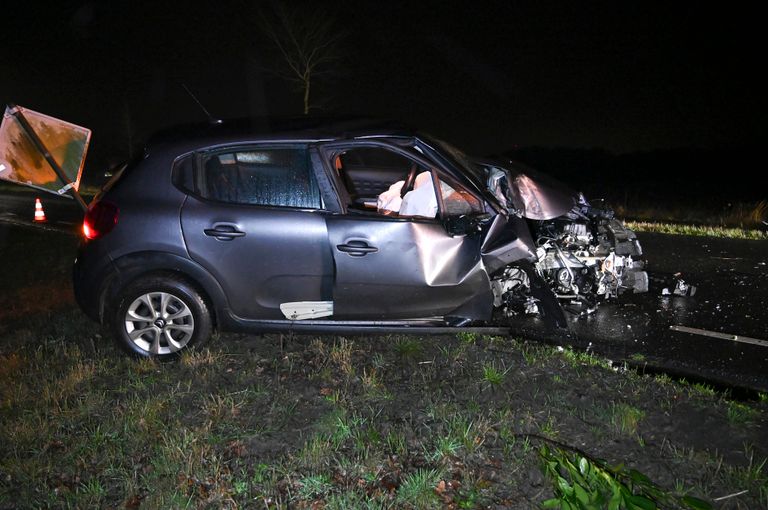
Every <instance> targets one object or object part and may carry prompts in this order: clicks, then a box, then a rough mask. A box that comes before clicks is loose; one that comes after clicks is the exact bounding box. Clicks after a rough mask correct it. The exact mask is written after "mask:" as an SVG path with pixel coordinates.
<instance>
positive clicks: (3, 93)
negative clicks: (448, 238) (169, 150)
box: [0, 0, 766, 204]
mask: <svg viewBox="0 0 768 510" xmlns="http://www.w3.org/2000/svg"><path fill="white" fill-rule="evenodd" d="M272 5H273V3H271V2H258V1H228V0H220V1H216V2H142V1H131V2H127V1H109V2H106V1H105V2H97V1H93V2H88V1H79V2H78V1H74V2H61V3H58V4H56V5H51V4H49V3H48V2H35V1H30V2H19V3H14V4H12V5H11V6H7V5H6V6H4V11H3V13H2V18H0V19H2V32H0V34H1V35H0V37H1V38H2V39H1V40H2V45H1V46H0V101H2V102H5V103H8V102H15V103H17V104H19V105H22V106H25V107H27V108H30V109H33V110H37V111H40V112H43V113H46V114H49V115H53V116H56V117H59V118H62V119H65V120H68V121H71V122H74V123H77V124H80V125H83V126H86V127H89V128H91V129H92V130H93V138H92V142H91V148H90V152H89V157H88V160H87V164H86V177H87V178H91V179H94V178H95V177H96V176H99V175H102V174H103V170H104V169H105V168H106V167H107V166H108V165H110V164H114V163H117V162H119V161H121V160H123V159H126V157H127V156H128V153H129V151H131V150H133V151H135V150H136V147H137V146H138V145H139V144H140V141H141V139H142V138H144V137H146V136H147V135H148V134H150V133H151V132H152V131H154V130H156V129H157V128H160V127H164V126H167V125H170V124H177V123H185V122H194V121H202V120H204V116H203V115H202V113H201V111H200V109H199V108H198V107H197V105H195V103H194V102H193V101H192V99H190V97H189V96H188V95H187V94H186V92H184V90H183V88H182V87H181V83H185V84H186V85H187V86H188V87H189V88H190V89H191V90H192V91H193V92H194V93H195V94H196V95H197V96H198V98H199V99H200V100H201V101H202V103H203V104H205V106H206V108H208V110H210V111H211V112H212V113H213V115H215V116H216V117H220V118H231V117H241V116H244V115H258V116H265V115H267V116H268V115H293V114H300V113H301V106H302V104H301V95H300V93H299V92H298V91H297V90H296V89H295V88H293V87H291V86H290V85H289V84H288V83H286V82H285V81H283V80H281V79H280V78H279V77H277V76H275V75H274V74H272V73H270V72H268V69H272V68H274V65H275V62H276V60H275V56H276V54H275V50H274V48H273V47H272V46H270V45H269V44H268V42H267V41H266V40H265V39H264V37H263V36H262V34H261V32H260V30H259V28H258V24H257V23H256V19H257V11H258V9H260V8H261V9H269V8H270V7H271V6H272ZM291 5H297V4H296V3H295V2H293V3H291ZM311 5H317V3H313V4H311ZM321 5H323V6H325V7H326V10H325V14H327V15H328V16H330V17H332V18H333V19H334V21H335V25H336V27H337V30H338V32H339V34H343V35H344V37H343V39H342V43H341V52H340V55H339V56H340V59H339V61H338V64H336V65H335V66H334V67H333V68H332V72H331V73H329V74H328V75H327V76H324V77H323V78H322V80H320V81H318V82H316V83H313V92H314V94H313V97H314V99H315V103H316V105H317V106H318V108H316V109H315V110H313V112H314V113H319V114H323V115H336V114H364V115H372V116H376V117H384V118H391V119H396V120H400V121H403V122H405V123H407V124H410V125H413V126H416V127H419V128H421V129H422V130H424V131H427V132H429V133H432V134H434V135H435V136H438V137H441V138H444V139H447V140H449V141H452V142H454V143H455V144H457V145H459V146H461V147H463V148H465V149H466V150H467V151H468V152H470V153H474V154H478V155H490V154H506V155H508V156H512V157H515V158H519V159H521V160H524V161H526V162H528V163H530V164H533V165H535V166H537V167H539V168H541V169H543V170H545V171H547V172H550V173H553V174H555V175H557V176H558V177H560V178H562V179H563V180H565V181H566V182H569V183H571V184H573V185H576V186H579V187H582V188H586V189H588V190H590V191H592V192H597V193H601V194H608V195H614V196H621V195H623V196H624V197H626V196H628V195H630V194H635V195H639V196H651V197H658V200H669V199H670V198H674V197H678V199H680V200H693V199H694V198H695V199H696V200H702V197H709V198H705V199H706V200H712V201H716V202H717V203H718V204H719V203H720V202H727V201H734V200H745V201H749V200H760V199H763V198H765V196H766V192H765V191H764V187H763V188H761V187H760V186H759V185H758V182H759V176H760V175H761V173H762V164H761V162H760V161H759V159H758V151H757V147H758V131H760V134H762V130H761V129H759V128H758V125H760V126H761V127H762V118H759V117H762V115H763V112H764V106H763V105H764V103H765V101H764V100H763V97H764V89H765V87H764V80H763V79H758V75H759V74H761V73H759V71H758V70H759V68H760V67H764V65H763V62H764V60H765V58H764V54H763V50H764V48H763V47H764V44H762V37H763V32H764V31H765V29H764V27H762V26H760V25H761V19H762V17H761V16H759V15H758V13H757V11H756V10H753V8H752V7H749V6H748V5H747V4H744V5H742V4H739V3H728V4H720V5H719V6H717V7H714V6H705V5H704V4H703V3H699V2H690V3H689V2H675V3H664V4H655V3H649V2H515V1H504V0H498V1H487V0H485V1H477V2H471V3H470V2H466V3H462V4H460V5H452V4H451V3H448V2H432V1H424V2H390V3H385V2H360V1H343V0H338V1H332V2H323V3H322V4H321ZM755 9H756V8H755Z"/></svg>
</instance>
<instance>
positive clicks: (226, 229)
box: [203, 225, 245, 241]
mask: <svg viewBox="0 0 768 510" xmlns="http://www.w3.org/2000/svg"><path fill="white" fill-rule="evenodd" d="M203 233H204V234H205V235H207V236H210V237H214V238H216V239H218V240H219V241H231V240H232V239H236V238H238V237H245V232H242V231H240V230H237V227H236V226H235V225H214V227H213V228H206V229H205V230H203Z"/></svg>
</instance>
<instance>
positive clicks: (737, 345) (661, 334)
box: [0, 192, 768, 391]
mask: <svg viewBox="0 0 768 510" xmlns="http://www.w3.org/2000/svg"><path fill="white" fill-rule="evenodd" d="M35 197H40V198H41V199H42V202H43V207H44V210H45V213H46V217H47V219H48V221H47V222H46V223H43V224H37V225H35V226H36V227H38V228H41V229H54V230H61V231H70V232H72V233H73V234H76V233H78V231H79V228H80V224H81V222H82V216H83V212H82V211H81V210H80V208H79V207H78V205H77V204H76V203H75V202H74V200H71V199H67V198H62V197H57V196H54V195H50V194H44V193H39V194H35V193H28V192H10V193H8V192H0V228H2V224H3V223H6V224H8V223H12V224H26V225H30V224H32V218H33V216H34V203H35ZM639 238H640V241H641V244H642V246H643V250H644V254H643V258H644V259H646V261H647V270H648V272H649V274H650V277H651V285H650V291H649V292H648V293H647V294H640V295H625V296H622V297H621V298H620V299H619V301H618V302H613V303H603V304H602V305H601V306H600V308H599V309H598V311H597V312H596V313H594V314H592V315H588V316H585V317H580V316H577V315H571V316H570V325H571V331H570V333H569V334H563V333H561V332H557V331H553V330H551V329H549V328H546V327H545V326H544V325H543V323H542V321H541V320H540V319H539V318H535V317H534V318H523V319H521V320H519V321H516V322H515V326H514V327H513V329H514V332H515V334H520V335H523V336H526V337H531V338H537V339H540V340H543V341H546V342H549V343H554V344H559V345H573V346H575V347H578V348H582V349H589V350H591V351H594V352H597V353H600V354H602V355H605V356H607V357H609V358H611V359H613V360H615V361H628V362H629V363H630V364H631V365H634V366H637V367H638V368H640V369H646V370H649V371H653V370H662V371H666V372H672V373H674V374H677V375H681V376H685V377H688V378H690V379H693V380H695V379H697V378H701V379H704V380H707V381H710V382H715V383H720V384H724V385H732V386H737V387H744V388H751V389H754V390H759V391H768V241H745V240H734V239H716V238H705V237H688V236H673V235H664V234H639ZM0 239H3V237H2V236H0ZM674 273H681V274H682V278H683V279H684V280H685V281H686V282H688V283H690V284H692V285H695V286H696V287H697V291H696V294H695V295H694V296H693V297H678V296H662V289H663V288H665V287H667V288H671V287H672V286H673V284H674V281H675V280H674V278H673V277H672V275H673V274H674ZM673 327H683V328H693V329H694V330H695V333H690V332H685V331H679V330H677V331H676V330H674V329H671V328H673ZM713 334H714V335H719V337H716V336H713ZM734 337H736V339H733V338H734ZM752 340H757V343H745V341H746V342H750V341H752Z"/></svg>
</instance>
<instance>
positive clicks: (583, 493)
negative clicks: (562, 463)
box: [573, 485, 589, 505]
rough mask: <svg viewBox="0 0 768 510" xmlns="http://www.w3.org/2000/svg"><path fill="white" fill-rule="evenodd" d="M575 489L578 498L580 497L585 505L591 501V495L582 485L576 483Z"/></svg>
mask: <svg viewBox="0 0 768 510" xmlns="http://www.w3.org/2000/svg"><path fill="white" fill-rule="evenodd" d="M573 490H574V492H575V493H576V499H578V500H579V501H581V502H582V503H584V504H585V505H586V504H588V503H589V495H588V494H587V491H585V490H584V488H583V487H582V486H581V485H574V486H573Z"/></svg>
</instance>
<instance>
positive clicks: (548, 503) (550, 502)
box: [541, 498, 562, 508]
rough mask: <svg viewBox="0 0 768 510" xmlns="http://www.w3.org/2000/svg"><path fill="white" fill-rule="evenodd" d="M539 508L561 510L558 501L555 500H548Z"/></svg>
mask: <svg viewBox="0 0 768 510" xmlns="http://www.w3.org/2000/svg"><path fill="white" fill-rule="evenodd" d="M541 506H542V508H562V506H561V505H560V500H559V499H557V498H552V499H548V500H546V501H544V502H543V503H542V504H541Z"/></svg>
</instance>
